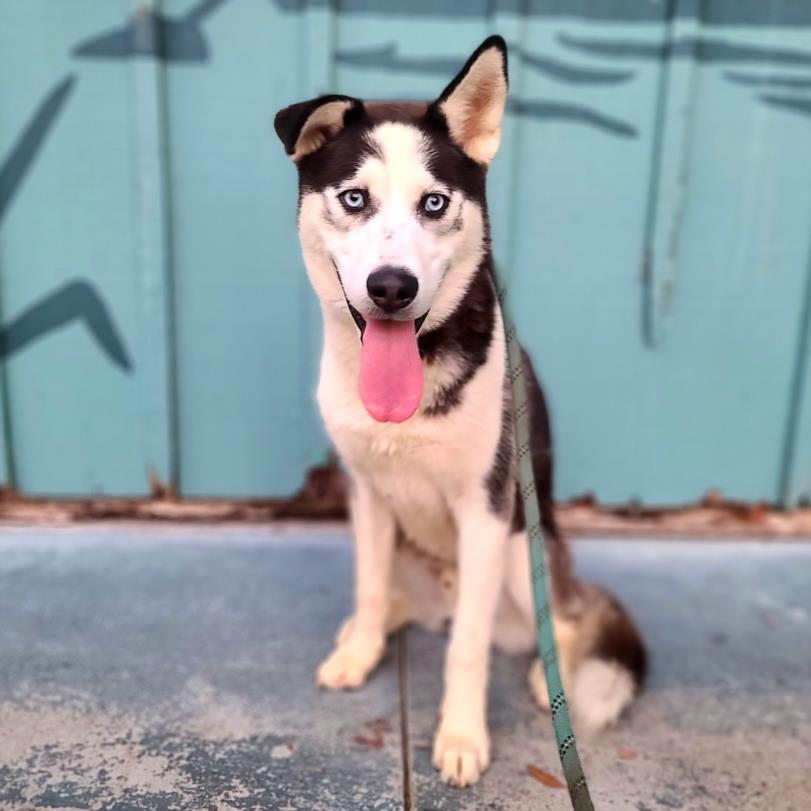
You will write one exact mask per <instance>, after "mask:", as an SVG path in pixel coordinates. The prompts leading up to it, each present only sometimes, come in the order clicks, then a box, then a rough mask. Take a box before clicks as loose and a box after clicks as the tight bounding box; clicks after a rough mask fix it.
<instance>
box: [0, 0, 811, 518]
mask: <svg viewBox="0 0 811 811" xmlns="http://www.w3.org/2000/svg"><path fill="white" fill-rule="evenodd" d="M494 31H498V32H500V33H502V34H503V35H504V36H505V37H506V38H507V40H508V42H509V43H510V45H511V60H512V63H511V76H512V98H511V103H510V108H509V116H508V122H507V127H506V133H505V138H504V142H503V143H504V148H503V150H502V153H501V155H500V156H499V157H498V159H497V161H496V164H495V166H494V168H493V171H492V175H491V180H490V196H491V205H492V209H493V225H494V233H495V243H496V251H497V255H498V257H499V259H500V261H501V263H502V264H503V265H504V267H509V268H510V269H511V290H512V291H513V296H514V302H515V309H516V310H517V316H518V321H519V328H520V331H521V334H522V336H523V340H524V342H525V343H526V344H527V345H528V347H529V348H530V350H531V352H532V354H533V356H534V357H535V359H536V363H537V366H538V368H539V370H540V372H541V375H542V377H543V380H544V382H545V384H546V387H547V390H548V394H549V399H550V401H551V407H552V411H553V418H554V423H555V428H556V451H557V456H558V494H559V495H560V496H561V497H570V496H572V495H575V494H580V493H584V492H592V493H594V494H596V495H597V497H598V498H600V499H601V500H602V501H605V502H624V501H627V500H629V499H640V500H642V501H644V502H646V503H681V502H686V501H692V500H694V499H697V498H700V497H701V495H702V494H703V493H705V492H706V491H707V490H708V489H711V488H714V489H720V490H722V491H723V492H724V493H725V494H726V495H727V496H729V497H733V498H740V499H750V500H760V499H765V500H769V501H784V502H787V503H794V502H796V501H798V500H802V499H808V498H811V369H809V366H811V351H810V348H809V329H810V328H811V325H810V323H809V322H810V321H811V4H809V3H808V2H807V0H782V1H780V0H705V2H697V0H694V2H684V1H683V0H667V1H665V0H662V1H661V2H647V0H599V1H596V0H524V2H518V0H496V1H495V2H486V3H485V2H468V3H462V2H453V1H451V0H443V2H437V1H436V0H434V1H433V2H431V1H430V0H412V2H406V0H392V2H388V3H373V2H371V0H343V2H341V3H338V4H327V3H325V2H323V0H322V2H310V3H308V2H304V0H301V2H294V0H167V1H166V2H163V3H160V2H151V3H150V2H144V0H141V1H140V2H132V1H131V0H130V1H129V2H127V1H125V0H71V2H70V3H65V2H59V1H58V0H6V2H3V3H2V4H0V352H2V356H3V363H2V365H1V366H0V419H1V420H2V426H3V430H2V432H0V440H1V441H2V447H1V448H0V451H2V452H1V453H0V479H2V481H3V482H5V483H7V484H14V485H16V486H17V487H18V488H19V489H20V490H21V491H23V492H25V493H29V494H35V495H48V496H62V495H73V494H82V495H92V494H101V493H108V494H128V495H139V494H145V493H147V492H148V491H149V480H150V476H151V475H154V476H156V477H157V478H158V479H160V480H162V481H172V482H174V483H175V484H176V485H177V486H178V487H179V490H180V492H182V493H183V494H186V495H189V496H200V495H217V496H257V495H272V496H281V495H285V494H288V493H290V492H292V491H293V490H295V489H296V488H297V487H298V485H299V484H300V482H301V480H302V476H303V473H304V470H305V469H306V468H307V467H308V466H309V465H312V464H315V463H317V462H319V461H320V460H322V459H323V457H324V454H325V452H326V448H327V445H326V440H325V438H324V435H323V432H322V430H321V428H320V424H319V420H318V416H317V413H316V410H315V406H314V402H313V395H312V392H313V388H314V382H315V377H316V372H317V362H318V347H319V342H320V327H319V319H318V313H317V308H316V306H315V302H314V300H313V296H312V295H311V293H310V290H309V288H308V286H307V282H306V279H305V276H304V272H303V268H302V266H301V261H300V259H299V254H298V246H297V244H296V237H295V172H294V169H293V167H292V165H290V164H289V162H288V161H287V159H286V158H285V156H284V155H283V153H282V150H281V148H280V145H279V144H278V142H277V141H276V139H275V136H274V134H273V130H272V116H273V113H274V112H275V111H276V110H277V109H278V108H279V107H281V106H283V105H285V104H288V103H290V102H292V101H297V100H301V99H303V98H306V97H309V96H313V95H316V94H318V93H320V92H324V91H327V90H336V91H339V92H345V93H349V94H353V95H359V96H367V97H376V98H380V97H413V98H427V97H431V96H433V95H435V94H437V93H438V92H439V90H440V89H441V88H442V87H443V86H444V83H445V82H446V81H447V80H448V79H449V78H450V77H451V76H452V75H453V73H454V72H455V71H456V70H457V69H458V67H459V66H460V65H461V63H462V61H463V60H464V58H465V57H466V56H467V54H468V53H469V52H470V50H471V49H472V48H473V47H475V45H477V44H478V42H479V41H481V40H482V39H483V38H484V36H486V35H487V34H489V33H492V32H494Z"/></svg>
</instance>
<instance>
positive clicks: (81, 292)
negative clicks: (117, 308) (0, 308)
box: [0, 279, 132, 372]
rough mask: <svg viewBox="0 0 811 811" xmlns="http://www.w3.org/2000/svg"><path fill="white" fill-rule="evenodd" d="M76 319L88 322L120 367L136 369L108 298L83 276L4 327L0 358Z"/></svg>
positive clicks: (111, 358)
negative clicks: (107, 302)
mask: <svg viewBox="0 0 811 811" xmlns="http://www.w3.org/2000/svg"><path fill="white" fill-rule="evenodd" d="M74 321H80V322H83V323H84V325H85V327H87V330H88V332H89V333H90V335H91V336H92V338H93V340H94V341H95V342H96V344H97V345H98V346H99V348H100V349H101V350H102V351H103V352H104V353H105V354H106V355H107V357H108V358H109V359H110V360H111V361H112V362H113V363H114V364H115V365H116V366H118V367H119V369H121V370H122V371H124V372H130V371H132V361H131V360H130V355H129V352H127V348H126V346H125V345H124V341H123V339H122V338H121V335H120V334H119V332H118V330H117V329H116V326H115V323H114V321H113V319H112V317H111V316H110V313H109V311H108V309H107V306H106V305H105V303H104V300H103V299H102V297H101V295H100V294H99V293H98V292H97V291H96V288H95V287H94V286H93V285H92V284H91V283H90V282H87V281H84V280H81V279H80V280H76V281H72V282H68V284H66V285H64V287H60V288H59V289H58V290H55V291H54V292H52V293H48V294H47V295H46V296H43V297H42V298H41V299H40V300H39V301H37V302H35V303H34V304H32V305H31V306H30V307H29V308H28V309H27V310H25V312H23V313H22V314H21V315H19V316H17V318H15V319H14V320H13V321H12V322H11V324H9V325H8V326H7V327H2V328H0V359H5V358H8V357H9V356H11V355H13V354H14V353H15V352H19V351H20V350H21V349H23V348H25V347H26V346H28V345H29V344H31V343H33V342H34V341H37V340H38V339H40V338H43V337H44V336H46V335H48V334H49V333H51V332H53V331H54V330H57V329H59V328H60V327H64V326H67V325H68V324H71V323H72V322H74Z"/></svg>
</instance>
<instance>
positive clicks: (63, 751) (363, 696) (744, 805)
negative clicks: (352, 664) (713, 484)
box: [0, 524, 811, 811]
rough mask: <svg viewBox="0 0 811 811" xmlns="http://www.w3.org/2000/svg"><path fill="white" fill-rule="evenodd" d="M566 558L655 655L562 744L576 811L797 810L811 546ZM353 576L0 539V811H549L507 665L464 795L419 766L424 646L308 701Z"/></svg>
mask: <svg viewBox="0 0 811 811" xmlns="http://www.w3.org/2000/svg"><path fill="white" fill-rule="evenodd" d="M575 550H576V559H577V565H578V569H579V570H580V572H581V573H582V574H583V575H584V576H586V577H588V578H590V579H593V580H596V581H599V582H601V583H604V584H605V585H607V586H608V587H609V588H611V589H612V590H614V591H615V592H616V593H617V594H618V595H620V596H621V598H622V599H623V601H624V602H626V604H627V605H628V606H629V608H631V610H632V611H633V613H634V614H635V616H637V618H638V619H639V621H640V624H641V625H642V627H643V629H644V632H645V634H646V637H647V640H648V643H649V645H650V648H651V653H652V673H651V679H650V684H649V689H648V690H647V692H646V693H645V695H644V696H643V698H642V699H641V700H640V701H639V703H638V704H637V706H636V707H635V709H634V711H633V712H632V714H631V715H630V717H629V718H628V719H626V720H625V721H624V722H623V723H622V724H621V725H620V726H619V727H618V728H616V729H614V730H612V731H611V732H609V733H606V734H604V735H602V736H599V737H596V738H594V739H591V740H584V741H582V742H581V748H582V755H583V761H584V765H585V768H586V772H587V774H588V776H589V779H590V782H591V784H592V792H593V797H594V800H595V806H596V808H597V809H633V810H634V811H663V810H664V809H689V810H690V811H692V810H693V809H695V811H703V810H705V809H706V811H715V810H716V809H718V810H719V811H720V809H724V811H728V809H736V811H758V810H759V809H764V811H765V810H766V809H768V810H769V811H792V810H793V811H806V810H807V809H808V808H809V807H811V544H804V543H802V542H796V543H765V542H764V543H758V542H752V541H742V542H735V541H731V540H725V541H708V540H695V541H673V540H667V541H654V540H605V539H590V540H578V541H576V542H575ZM350 576H351V557H350V551H349V546H348V543H347V535H346V531H345V530H344V529H343V528H341V527H332V528H330V527H308V526H289V527H279V528H273V529H271V528H267V527H245V526H230V527H204V526H199V525H198V526H191V525H187V526H179V525H172V526H156V525H143V524H142V525H107V526H104V525H89V526H72V527H68V528H60V529H44V528H36V529H34V528H31V529H26V528H5V529H3V530H2V531H0V809H2V810H3V811H23V810H25V811H29V810H30V809H56V808H58V809H63V810H64V809H68V810H69V809H98V810H101V809H104V811H107V810H108V809H109V811H146V810H147V809H148V810H149V811H161V809H166V810H167V811H169V810H171V811H208V809H212V810H215V809H216V811H229V809H239V810H240V811H243V810H244V811H249V810H250V811H256V810H258V809H278V811H284V810H287V811H292V810H293V809H308V811H319V809H329V811H338V810H339V809H394V808H402V807H403V796H404V789H405V785H404V783H407V784H408V788H409V790H410V795H411V798H412V805H411V807H412V808H414V809H420V811H423V809H424V810H425V811H428V809H430V810H431V811H433V810H434V809H460V810H461V809H525V808H526V809H530V808H532V809H537V808H548V809H553V811H554V809H561V811H563V809H567V808H568V807H569V806H568V800H567V796H566V793H565V791H563V790H561V789H559V788H553V787H550V786H547V785H544V783H543V782H540V781H538V780H537V779H534V778H532V777H531V776H529V774H528V771H527V767H528V766H530V765H532V766H535V767H536V768H538V769H541V770H542V771H544V772H547V773H549V774H550V775H552V776H558V777H560V767H559V764H558V763H557V759H556V755H555V748H554V744H553V741H552V734H551V728H550V724H549V719H548V718H547V717H545V716H543V715H541V714H539V713H538V712H536V711H535V709H534V708H533V706H532V704H531V702H530V699H529V696H528V694H527V691H526V689H525V673H526V669H527V664H528V662H527V660H526V659H521V658H519V659H512V658H507V657H504V656H496V658H495V661H494V665H493V680H492V688H491V710H490V720H491V729H492V733H493V755H494V757H493V765H492V767H491V769H490V770H489V771H488V773H487V774H486V775H485V777H484V779H483V780H482V781H481V782H480V783H479V784H478V785H477V786H476V787H474V788H473V789H470V790H465V791H456V790H452V789H449V788H446V787H445V786H443V785H442V784H441V783H440V782H439V781H438V779H437V777H436V775H435V773H434V771H433V768H432V766H431V763H430V741H431V733H432V729H433V726H434V722H435V717H436V707H437V704H438V701H439V692H440V687H441V661H442V650H443V640H442V638H441V637H439V636H436V635H430V634H427V633H424V632H422V631H417V630H410V631H408V633H407V634H405V635H404V636H403V637H401V638H400V639H399V640H394V641H393V642H392V644H391V646H390V650H389V655H388V656H387V658H386V660H385V662H384V663H383V665H382V666H381V668H380V669H379V670H378V671H377V673H376V674H375V675H374V677H373V678H372V679H371V681H370V683H369V684H368V685H367V686H366V687H365V688H364V689H362V690H360V691H358V692H354V693H342V694H327V693H321V692H318V691H317V690H316V689H315V687H314V682H313V674H314V671H315V667H316V665H317V663H318V661H319V659H320V658H321V657H322V656H323V655H324V654H325V653H326V652H327V651H328V649H329V646H330V642H331V638H332V636H333V634H334V632H335V629H336V627H337V625H338V624H339V621H340V619H341V618H342V617H343V615H344V614H345V613H346V612H347V610H348V608H349V603H350V593H351V584H350ZM398 655H399V657H400V659H401V665H402V667H398V661H397V660H398ZM403 673H407V679H406V681H405V683H404V684H402V685H401V684H400V679H401V676H402V675H403ZM401 687H402V688H403V695H404V696H405V704H406V706H405V708H401V702H400V688H401ZM403 709H406V710H407V713H406V714H405V715H406V719H407V742H406V744H404V743H403V741H402V740H401V711H402V710H403ZM404 745H405V746H406V748H407V752H408V755H409V759H410V764H411V767H410V771H409V772H408V773H407V774H406V775H405V776H404V771H403V758H402V748H403V746H404Z"/></svg>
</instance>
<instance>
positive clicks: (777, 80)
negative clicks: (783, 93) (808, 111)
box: [724, 70, 811, 90]
mask: <svg viewBox="0 0 811 811" xmlns="http://www.w3.org/2000/svg"><path fill="white" fill-rule="evenodd" d="M724 78H725V79H728V80H729V81H730V82H732V83H733V84H741V85H746V86H748V87H785V88H788V89H790V90H811V76H758V75H757V74H756V73H736V72H735V71H732V70H730V71H727V72H726V73H724Z"/></svg>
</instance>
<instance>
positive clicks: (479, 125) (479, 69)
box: [431, 36, 507, 164]
mask: <svg viewBox="0 0 811 811" xmlns="http://www.w3.org/2000/svg"><path fill="white" fill-rule="evenodd" d="M506 101H507V44H506V43H505V42H504V39H503V38H502V37H499V36H492V37H488V38H487V39H486V40H485V41H484V42H483V43H482V44H481V45H479V47H478V48H477V49H476V50H475V51H474V53H473V55H472V56H471V57H470V59H468V60H467V63H466V64H465V66H464V67H463V68H462V70H461V71H460V72H459V74H458V75H457V77H456V78H455V79H454V80H453V81H452V82H451V83H450V84H449V85H448V86H447V87H446V88H445V90H444V91H443V92H442V95H441V96H440V97H439V98H438V99H437V100H436V101H435V102H434V103H433V104H432V105H431V110H432V111H434V112H438V113H440V114H441V116H442V117H443V118H444V119H445V122H446V123H447V125H448V131H449V132H450V134H451V138H453V140H454V141H456V143H457V144H458V145H459V146H460V147H461V148H462V150H463V151H464V152H465V154H466V155H468V157H470V158H473V160H474V161H476V162H478V163H484V164H487V163H490V161H491V160H492V159H493V158H494V157H495V154H496V152H497V151H498V145H499V141H500V140H501V119H502V117H503V116H504V104H505V103H506Z"/></svg>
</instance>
